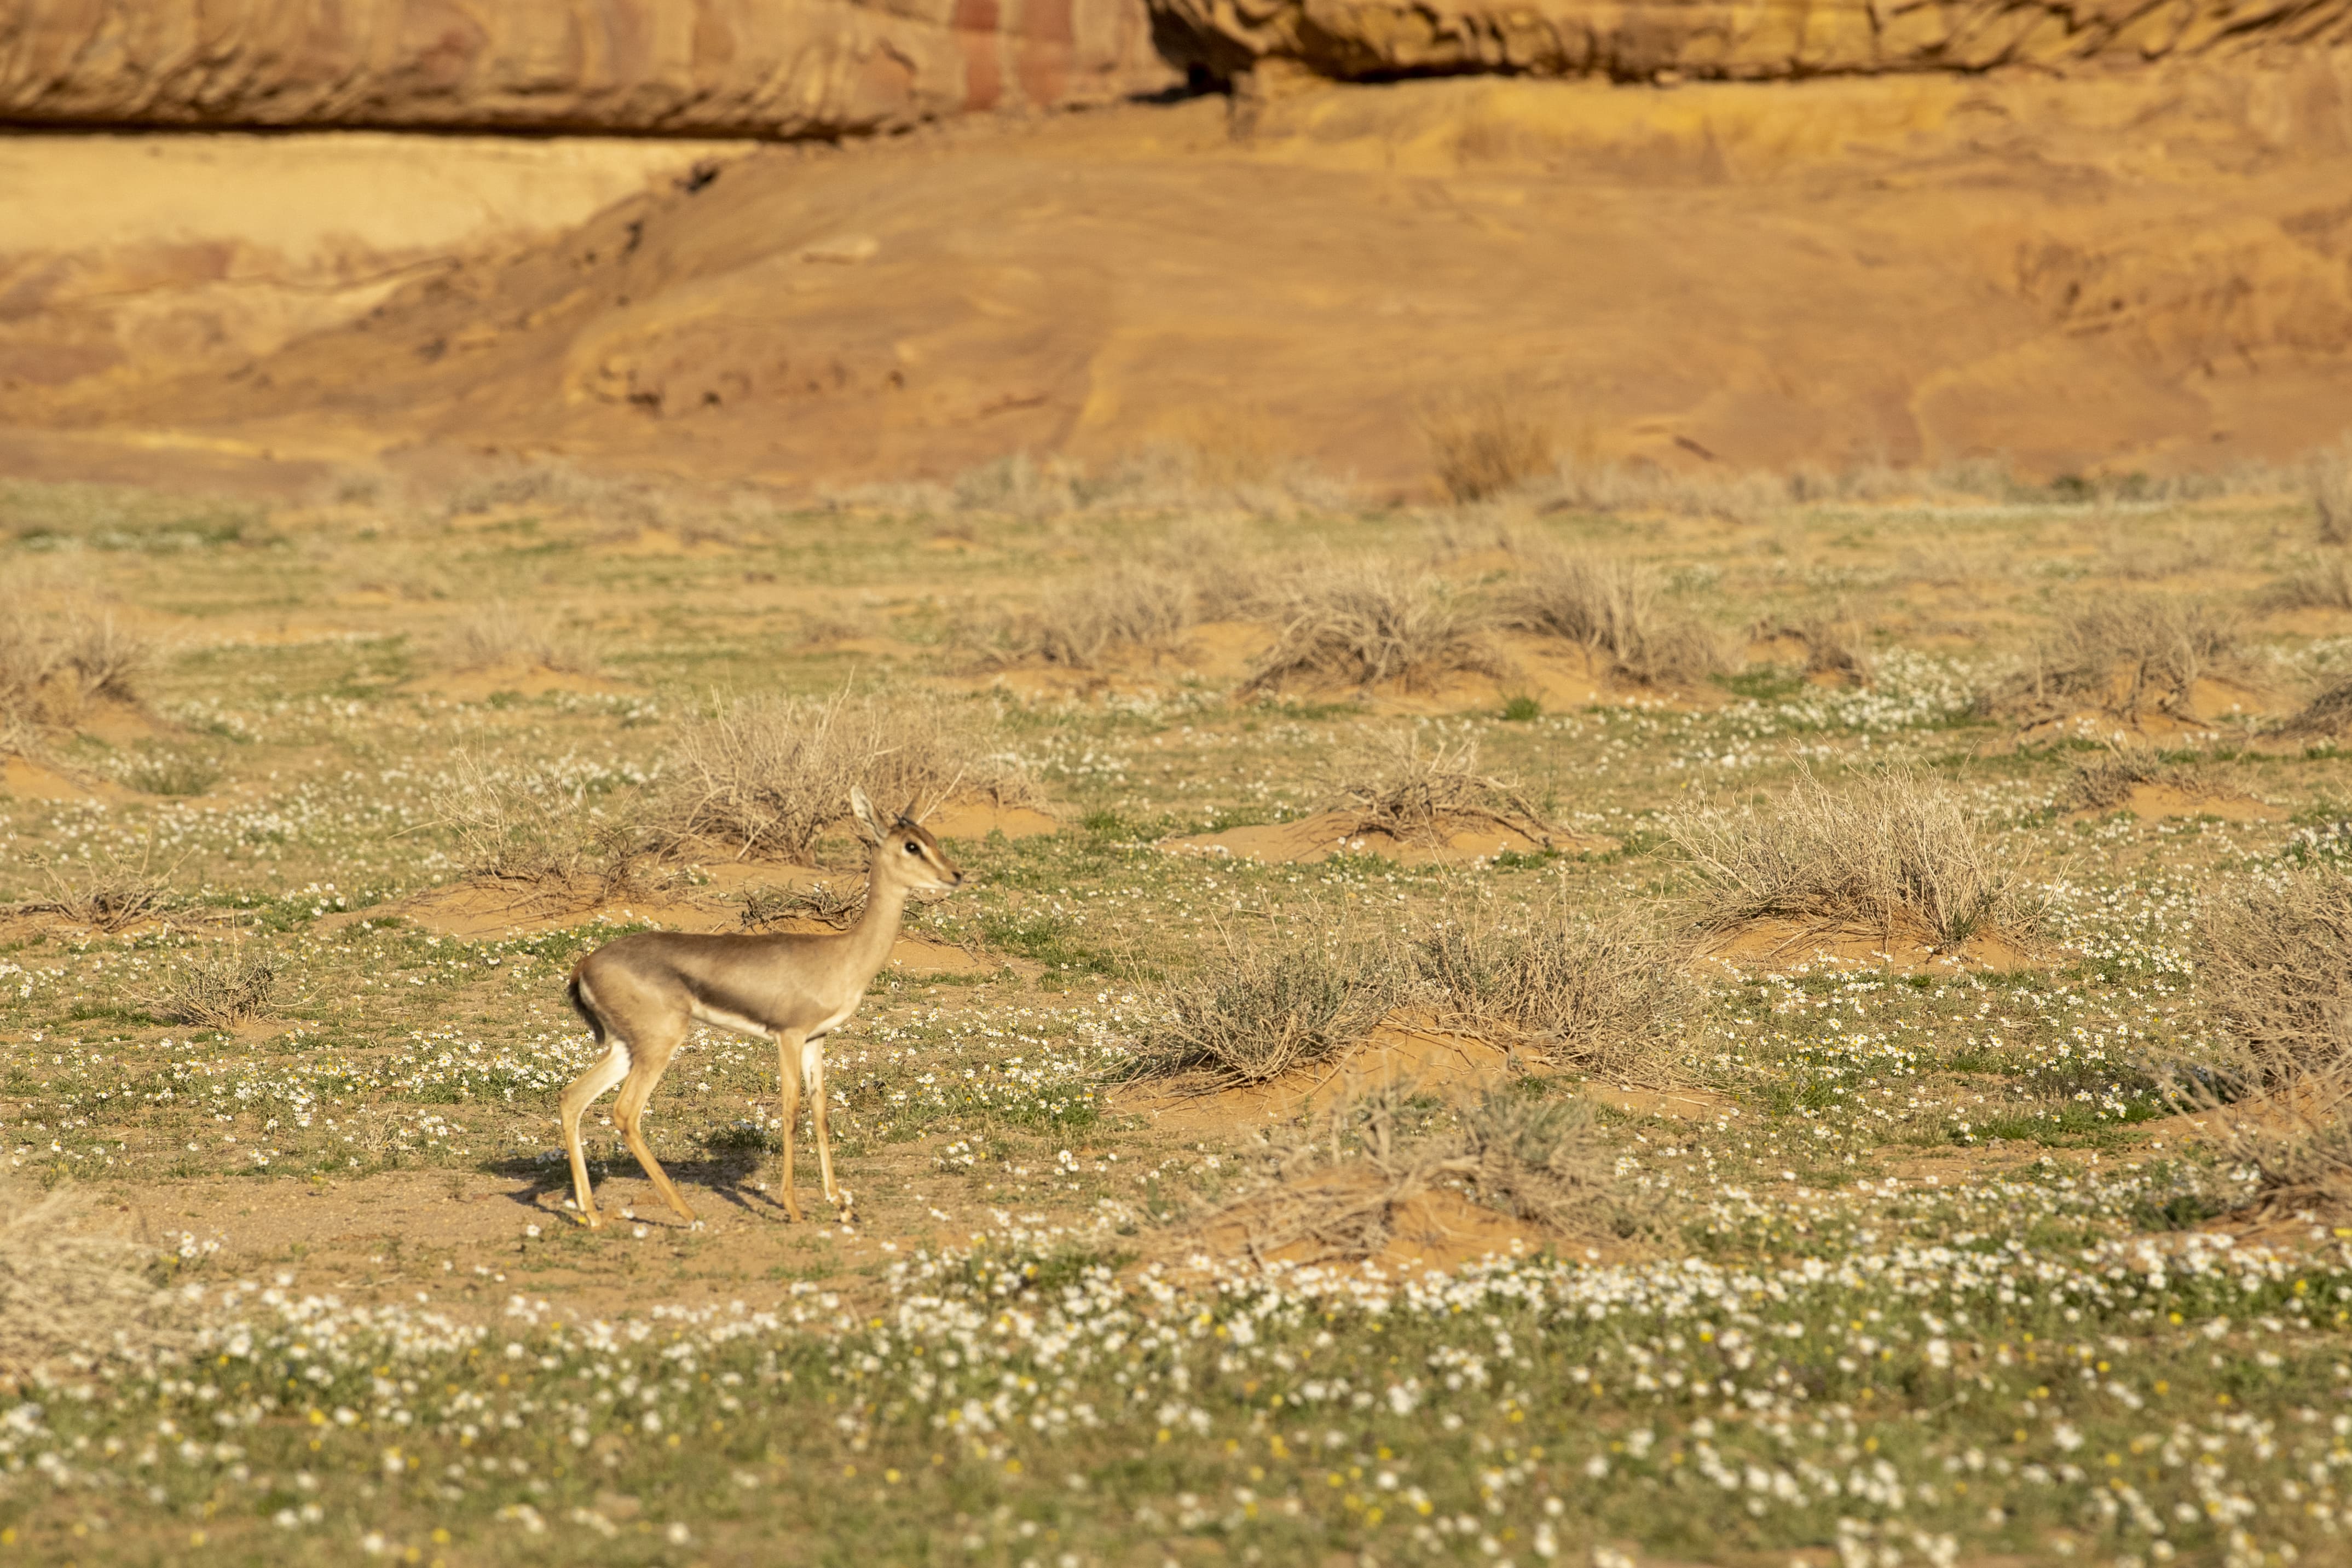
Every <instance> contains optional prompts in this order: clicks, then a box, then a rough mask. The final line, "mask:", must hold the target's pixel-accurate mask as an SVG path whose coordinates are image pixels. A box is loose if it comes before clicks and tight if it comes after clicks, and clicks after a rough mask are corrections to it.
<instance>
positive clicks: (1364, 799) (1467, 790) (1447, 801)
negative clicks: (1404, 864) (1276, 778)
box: [1327, 729, 1553, 844]
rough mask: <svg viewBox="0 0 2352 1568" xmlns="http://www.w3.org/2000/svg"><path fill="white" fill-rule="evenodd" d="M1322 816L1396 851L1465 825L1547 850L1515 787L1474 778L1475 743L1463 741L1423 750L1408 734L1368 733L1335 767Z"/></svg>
mask: <svg viewBox="0 0 2352 1568" xmlns="http://www.w3.org/2000/svg"><path fill="white" fill-rule="evenodd" d="M1327 809H1328V810H1342V811H1347V812H1349V813H1350V814H1352V815H1353V816H1354V818H1355V820H1356V821H1355V827H1354V829H1353V831H1355V832H1358V833H1386V834H1387V835H1389V837H1391V838H1392V839H1395V840H1397V841H1400V842H1402V843H1419V844H1436V843H1443V842H1444V840H1445V836H1446V834H1447V832H1448V831H1450V830H1451V829H1453V828H1454V827H1457V826H1460V825H1463V824H1465V823H1484V824H1486V825H1488V826H1492V827H1497V828H1504V829H1507V830H1508V831H1512V832H1515V833H1518V834H1521V835H1523V836H1524V837H1526V838H1528V839H1532V840H1534V841H1536V842H1538V843H1544V844H1548V843H1549V842H1550V834H1551V832H1552V831H1553V829H1552V825H1551V824H1550V823H1549V822H1548V821H1545V820H1544V817H1543V814H1542V813H1541V812H1540V811H1538V810H1536V808H1535V806H1534V805H1533V804H1532V803H1530V802H1529V801H1528V798H1527V796H1526V795H1525V794H1524V793H1522V791H1521V789H1520V787H1519V785H1518V784H1517V783H1516V782H1515V781H1513V780H1511V779H1496V778H1493V777H1490V776H1488V775H1486V774H1484V773H1481V772H1480V771H1479V770H1478V742H1477V740H1476V739H1475V737H1470V736H1462V737H1457V738H1455V739H1454V740H1452V741H1448V740H1447V739H1446V738H1445V737H1444V736H1442V735H1441V736H1438V737H1434V738H1433V739H1431V740H1429V741H1427V742H1426V743H1424V742H1423V737H1422V736H1421V733H1420V732H1419V731H1418V730H1414V729H1394V730H1386V731H1374V732H1372V733H1370V734H1369V735H1367V736H1364V737H1361V738H1360V740H1359V741H1358V742H1357V743H1356V745H1355V747H1354V748H1353V749H1352V750H1351V751H1349V753H1348V754H1347V755H1345V756H1344V757H1343V758H1341V760H1340V763H1339V768H1338V770H1337V777H1336V778H1335V779H1334V781H1333V783H1332V785H1331V789H1330V793H1329V795H1328V798H1327Z"/></svg>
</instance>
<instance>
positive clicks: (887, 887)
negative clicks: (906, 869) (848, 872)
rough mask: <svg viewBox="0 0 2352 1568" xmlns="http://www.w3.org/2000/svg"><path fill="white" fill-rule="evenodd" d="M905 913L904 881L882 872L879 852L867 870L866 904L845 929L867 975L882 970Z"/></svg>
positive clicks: (851, 948)
mask: <svg viewBox="0 0 2352 1568" xmlns="http://www.w3.org/2000/svg"><path fill="white" fill-rule="evenodd" d="M906 913H907V889H906V886H905V884H904V883H899V882H897V881H895V880H892V879H890V878H887V877H885V876H883V875H882V852H881V851H879V850H877V851H876V852H874V863H873V864H872V865H870V866H868V867H867V868H866V907H865V909H864V910H863V911H862V912H860V913H859V915H858V916H857V923H856V925H852V926H851V927H850V928H849V931H848V937H849V950H850V951H851V952H852V953H853V954H855V955H856V958H857V963H858V967H860V968H862V969H863V970H865V972H866V976H867V977H869V978H871V977H873V976H875V975H877V974H880V973H881V972H882V966H883V965H885V964H887V963H888V962H889V961H890V946H891V944H892V943H894V942H896V941H898V923H899V921H900V920H901V919H903V918H904V917H905V915H906Z"/></svg>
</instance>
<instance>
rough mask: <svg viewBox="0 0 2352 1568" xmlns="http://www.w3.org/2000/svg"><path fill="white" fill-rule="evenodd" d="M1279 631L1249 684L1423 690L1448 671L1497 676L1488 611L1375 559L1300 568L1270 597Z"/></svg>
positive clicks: (1254, 687) (1437, 584)
mask: <svg viewBox="0 0 2352 1568" xmlns="http://www.w3.org/2000/svg"><path fill="white" fill-rule="evenodd" d="M1274 606H1275V608H1274V620H1275V623H1276V642H1275V645H1274V647H1273V648H1272V649H1271V650H1270V651H1269V652H1268V653H1266V655H1265V657H1264V658H1263V659H1261V660H1260V661H1259V662H1258V664H1257V667H1256V668H1255V670H1254V671H1253V672H1252V673H1251V674H1250V678H1249V681H1248V682H1247V685H1248V687H1249V688H1250V689H1252V690H1274V689H1278V688H1280V687H1282V686H1284V685H1288V684H1290V683H1293V682H1324V683H1328V684H1331V685H1350V686H1357V687H1365V686H1376V685H1384V684H1386V683H1388V682H1391V681H1393V682H1396V683H1397V684H1399V685H1403V686H1405V687H1407V688H1409V689H1410V688H1426V687H1428V686H1431V685H1434V684H1435V683H1436V682H1438V681H1440V680H1442V679H1444V677H1446V676H1448V675H1455V674H1469V673H1477V674H1500V673H1501V672H1502V668H1503V666H1502V663H1501V660H1500V658H1499V657H1498V656H1497V655H1496V653H1495V651H1494V648H1493V647H1492V645H1491V644H1490V643H1489V642H1488V641H1487V638H1486V617H1485V615H1484V614H1483V613H1482V612H1481V611H1480V610H1479V608H1478V607H1477V606H1476V605H1475V604H1474V603H1473V602H1472V601H1469V600H1467V599H1466V598H1465V597H1463V596H1461V595H1458V594H1456V593H1454V592H1453V591H1450V590H1448V589H1447V588H1446V587H1445V586H1444V584H1443V583H1440V582H1437V581H1435V580H1432V579H1429V578H1424V577H1407V576H1403V575H1401V574H1400V573H1398V572H1396V571H1395V570H1391V569H1390V568H1387V567H1382V566H1374V565H1331V566H1327V567H1321V568H1317V569H1311V570H1304V571H1301V572H1298V573H1297V574H1296V575H1295V576H1293V577H1292V578H1291V579H1290V580H1288V581H1287V582H1286V583H1284V584H1283V585H1281V587H1280V588H1279V590H1278V591H1276V594H1275V595H1274Z"/></svg>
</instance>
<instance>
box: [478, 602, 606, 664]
mask: <svg viewBox="0 0 2352 1568" xmlns="http://www.w3.org/2000/svg"><path fill="white" fill-rule="evenodd" d="M448 658H449V663H450V664H451V666H452V667H453V668H456V669H460V670H496V669H511V668H517V667H520V668H523V669H538V670H556V671H563V672H568V673H571V674H593V673H595V671H596V670H598V669H599V668H601V665H600V664H599V663H598V661H597V658H596V651H595V649H594V648H593V646H591V645H590V644H589V643H588V642H587V641H586V640H585V639H584V638H582V637H579V636H577V635H574V634H573V633H572V632H566V631H564V630H563V629H562V628H561V627H559V626H557V625H556V624H555V622H553V621H551V620H550V619H548V618H547V617H544V616H539V615H530V614H526V613H524V612H521V611H520V610H517V609H516V608H515V607H514V606H512V605H510V604H508V603H506V602H505V601H499V602H496V603H493V604H489V605H487V606H485V607H483V608H481V609H479V610H475V611H471V612H467V613H466V614H464V615H461V616H459V617H458V618H457V621H456V622H453V623H452V624H451V626H450V628H449V636H448Z"/></svg>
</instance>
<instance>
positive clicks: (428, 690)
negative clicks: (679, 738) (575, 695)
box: [400, 664, 637, 703]
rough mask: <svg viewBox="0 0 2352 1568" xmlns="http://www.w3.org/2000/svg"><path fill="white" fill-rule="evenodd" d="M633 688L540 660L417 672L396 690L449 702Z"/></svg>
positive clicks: (589, 692)
mask: <svg viewBox="0 0 2352 1568" xmlns="http://www.w3.org/2000/svg"><path fill="white" fill-rule="evenodd" d="M636 689H637V688H636V687H635V686H633V685H630V684H629V683H628V682H626V681H616V680H614V679H613V678H612V677H611V676H609V675H590V674H582V673H580V672H579V671H577V670H551V669H549V668H547V667H546V666H545V665H543V664H493V665H491V666H489V667H488V668H487V669H479V670H448V671H444V672H442V673H440V674H430V675H419V676H417V677H416V678H415V680H412V681H405V682H404V683H402V685H401V686H400V690H402V691H404V692H407V693H412V694H414V695H419V696H436V697H446V698H448V699H449V700H450V701H452V702H462V703H478V702H485V701H488V699H489V698H490V697H492V696H495V695H498V694H499V693H501V692H514V693H516V694H518V695H522V696H527V697H537V696H545V695H547V694H548V693H550V692H580V693H583V694H588V695H610V694H614V693H619V692H631V691H635V690H636Z"/></svg>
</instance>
